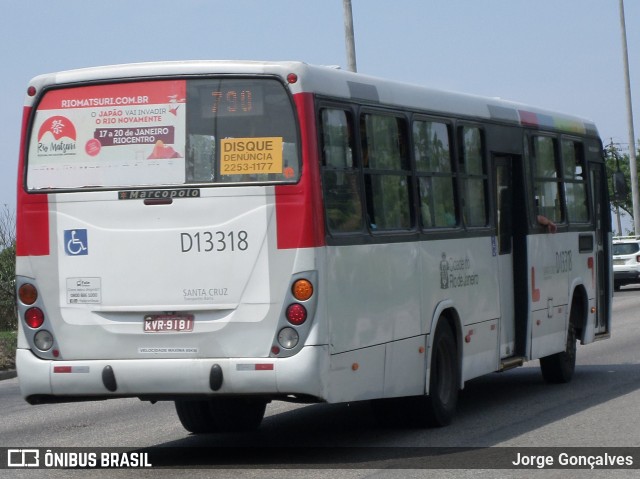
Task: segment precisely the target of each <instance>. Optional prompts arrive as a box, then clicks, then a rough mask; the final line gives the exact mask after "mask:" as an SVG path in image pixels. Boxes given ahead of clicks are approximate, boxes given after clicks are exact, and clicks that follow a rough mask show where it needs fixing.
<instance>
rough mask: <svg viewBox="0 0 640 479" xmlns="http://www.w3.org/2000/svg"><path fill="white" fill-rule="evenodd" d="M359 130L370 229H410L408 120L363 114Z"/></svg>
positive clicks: (390, 116)
mask: <svg viewBox="0 0 640 479" xmlns="http://www.w3.org/2000/svg"><path fill="white" fill-rule="evenodd" d="M360 129H361V131H360V135H361V139H362V163H363V168H364V170H363V171H364V182H365V194H366V207H367V215H368V216H367V218H368V221H369V227H370V228H371V231H385V230H407V229H410V228H411V227H412V226H413V225H412V217H413V215H412V214H411V202H410V201H409V198H410V189H409V185H410V183H411V182H410V178H411V171H410V169H409V158H408V155H409V149H408V138H407V127H406V122H405V120H404V119H402V118H399V117H396V116H392V115H378V114H375V115H374V114H364V115H362V117H361V121H360Z"/></svg>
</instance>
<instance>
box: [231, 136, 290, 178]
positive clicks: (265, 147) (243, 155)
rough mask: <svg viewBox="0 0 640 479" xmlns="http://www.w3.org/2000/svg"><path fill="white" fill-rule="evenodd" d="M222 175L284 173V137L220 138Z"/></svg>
mask: <svg viewBox="0 0 640 479" xmlns="http://www.w3.org/2000/svg"><path fill="white" fill-rule="evenodd" d="M220 149H221V150H220V174H221V175H256V174H269V173H280V174H281V173H282V137H275V136H274V137H264V138H225V139H222V140H220Z"/></svg>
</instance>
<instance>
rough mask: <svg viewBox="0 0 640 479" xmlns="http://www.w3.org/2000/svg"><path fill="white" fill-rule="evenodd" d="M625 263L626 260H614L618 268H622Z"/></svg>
mask: <svg viewBox="0 0 640 479" xmlns="http://www.w3.org/2000/svg"><path fill="white" fill-rule="evenodd" d="M624 263H625V260H623V259H614V260H613V264H615V265H616V266H622V265H623V264H624Z"/></svg>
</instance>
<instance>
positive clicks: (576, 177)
mask: <svg viewBox="0 0 640 479" xmlns="http://www.w3.org/2000/svg"><path fill="white" fill-rule="evenodd" d="M562 161H563V164H564V182H565V183H564V188H565V197H566V199H567V217H568V220H569V222H572V223H587V222H588V221H589V208H588V203H587V187H586V181H587V180H586V174H585V168H584V148H583V146H582V143H579V142H577V141H573V140H562Z"/></svg>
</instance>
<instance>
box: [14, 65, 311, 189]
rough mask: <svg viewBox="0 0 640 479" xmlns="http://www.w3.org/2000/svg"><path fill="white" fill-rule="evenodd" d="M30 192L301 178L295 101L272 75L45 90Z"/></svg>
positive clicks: (32, 145)
mask: <svg viewBox="0 0 640 479" xmlns="http://www.w3.org/2000/svg"><path fill="white" fill-rule="evenodd" d="M30 131H31V136H30V140H29V150H28V156H27V180H26V181H27V187H28V189H29V190H32V191H33V190H51V189H65V190H69V189H77V188H126V187H137V186H180V185H185V184H202V185H207V184H209V185H215V184H247V183H248V184H256V183H259V184H265V183H293V182H296V181H297V180H298V177H299V172H300V158H299V153H298V152H299V148H298V133H297V128H296V123H295V115H294V111H293V106H292V102H291V98H290V96H289V94H288V93H287V91H286V90H285V87H284V86H283V85H282V84H281V83H280V82H279V81H277V80H275V79H271V78H251V79H245V78H236V79H233V78H224V79H214V78H207V79H188V80H184V79H181V80H157V81H140V82H129V83H116V84H101V85H87V86H79V87H72V88H59V89H52V90H49V91H47V92H46V93H45V94H44V95H43V97H42V99H41V100H40V102H39V103H38V105H37V108H36V110H35V113H34V115H33V116H32V123H31V130H30Z"/></svg>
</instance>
